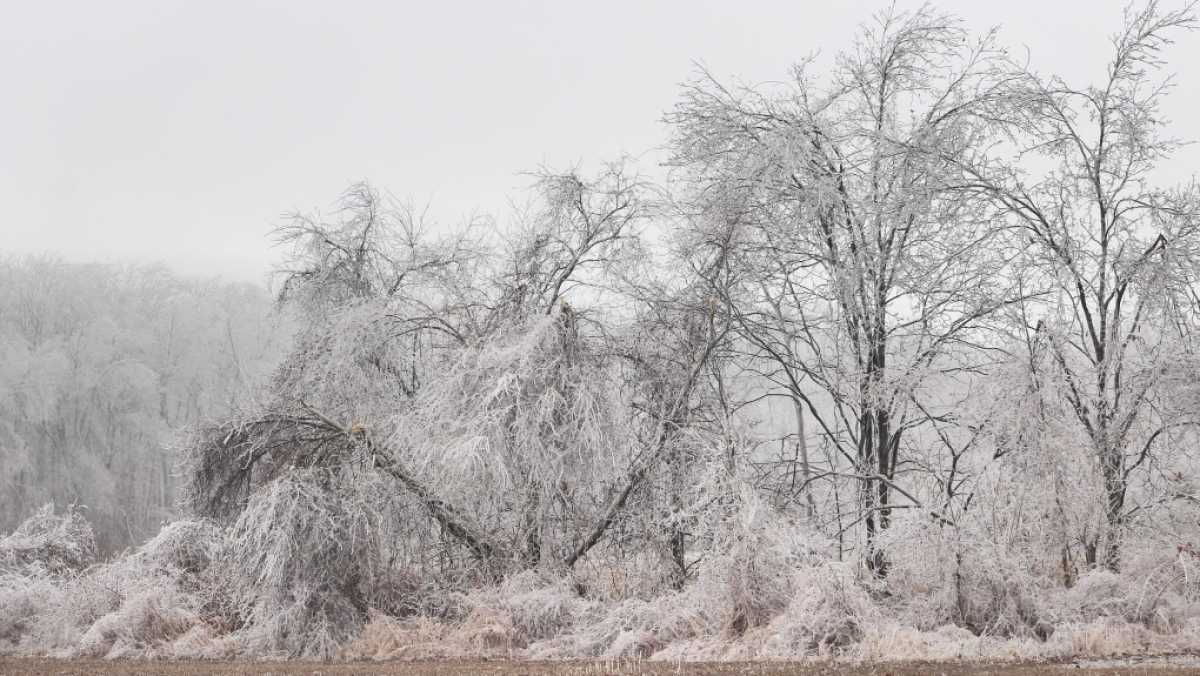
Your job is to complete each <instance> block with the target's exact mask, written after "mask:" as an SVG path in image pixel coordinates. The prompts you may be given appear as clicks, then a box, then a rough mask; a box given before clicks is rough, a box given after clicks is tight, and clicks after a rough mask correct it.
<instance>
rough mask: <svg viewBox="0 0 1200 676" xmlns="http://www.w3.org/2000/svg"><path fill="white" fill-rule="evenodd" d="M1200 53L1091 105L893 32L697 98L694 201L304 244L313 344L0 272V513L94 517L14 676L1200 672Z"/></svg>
mask: <svg viewBox="0 0 1200 676" xmlns="http://www.w3.org/2000/svg"><path fill="white" fill-rule="evenodd" d="M1196 26H1197V21H1196V18H1195V15H1194V13H1193V8H1192V7H1191V6H1189V7H1187V8H1184V9H1182V10H1178V11H1168V10H1166V9H1164V8H1163V7H1161V6H1160V5H1159V4H1158V3H1155V2H1151V3H1149V4H1146V5H1145V6H1142V7H1139V8H1135V9H1133V10H1131V11H1130V12H1129V13H1128V16H1127V20H1126V24H1125V25H1124V26H1123V27H1121V30H1120V31H1119V32H1118V33H1117V34H1116V35H1115V36H1114V38H1113V40H1112V56H1111V61H1110V62H1109V63H1107V64H1097V71H1096V72H1097V73H1099V77H1098V78H1097V79H1096V81H1095V82H1092V83H1073V82H1066V81H1064V80H1063V79H1061V78H1059V77H1056V76H1054V75H1047V74H1044V73H1041V72H1039V71H1038V70H1036V68H1035V67H1034V65H1031V64H1029V63H1025V62H1023V61H1019V60H1017V59H1015V58H1014V57H1013V56H1012V55H1011V54H1010V53H1009V52H1008V51H1007V50H1006V49H1005V46H1004V44H1003V42H1002V40H1001V37H1000V36H999V34H998V33H996V32H989V33H984V34H973V33H971V32H970V31H968V30H967V29H966V28H965V27H964V26H963V24H962V23H961V22H960V21H959V20H957V19H956V18H955V17H953V16H948V15H944V14H942V13H939V12H938V11H936V10H934V9H932V8H929V7H926V8H924V9H921V10H919V11H916V12H911V13H902V12H896V11H892V12H883V13H881V14H879V15H877V16H876V17H875V18H873V19H872V20H870V21H868V22H867V23H865V24H864V25H863V27H862V29H861V31H860V33H859V34H858V35H857V36H855V38H854V41H853V43H852V44H851V46H850V47H849V48H847V49H845V50H843V51H841V52H839V53H838V54H837V55H836V58H834V59H832V60H831V61H830V62H829V63H828V64H826V63H825V62H818V61H815V60H810V61H807V62H803V63H801V64H799V65H797V66H795V67H794V68H793V70H792V71H791V76H790V78H789V79H788V80H787V81H786V82H783V83H774V84H769V85H761V86H756V87H747V86H742V85H737V84H734V83H729V82H724V81H722V80H720V79H718V78H716V77H714V76H712V75H711V74H709V73H707V72H703V71H701V72H699V73H698V74H697V76H696V77H695V78H694V79H693V80H691V81H690V82H689V83H688V84H687V85H685V86H684V87H683V90H682V92H681V95H680V97H679V99H678V103H677V105H676V106H675V108H674V109H673V110H671V111H669V112H668V113H667V115H666V121H667V122H668V123H669V125H670V128H671V136H670V138H669V140H668V147H669V149H670V157H671V159H670V162H669V165H668V167H669V169H670V171H669V176H668V177H667V179H666V180H665V181H661V182H651V181H650V180H648V179H646V178H644V177H642V176H640V175H639V174H638V173H637V171H636V167H635V165H634V163H633V162H631V161H616V162H611V163H607V164H604V165H602V166H601V167H599V168H598V169H596V170H594V171H583V170H571V171H563V172H554V171H546V170H543V171H540V172H538V173H537V174H536V176H535V185H534V187H533V189H532V191H531V206H530V207H529V208H528V209H526V210H524V211H521V212H518V213H516V214H513V215H512V216H511V217H510V218H508V219H507V220H506V221H504V223H505V224H504V225H499V224H498V223H499V222H498V221H493V220H490V219H480V220H477V221H472V222H469V223H466V224H463V225H461V226H459V227H449V226H447V225H446V224H434V223H430V222H427V221H426V219H425V216H424V214H423V213H422V212H420V211H418V210H415V209H413V208H411V207H409V206H408V205H406V204H403V203H401V202H398V201H396V200H394V199H392V198H389V197H385V196H384V195H382V194H381V193H380V192H379V191H378V190H377V189H375V188H374V187H372V186H370V185H368V184H356V185H353V186H351V187H350V188H349V189H348V190H347V191H346V192H345V193H344V194H343V195H342V196H341V198H340V200H339V201H338V202H337V205H336V207H335V208H334V209H332V210H331V211H330V212H329V213H296V214H293V215H291V216H290V217H289V218H288V219H287V220H286V221H285V222H284V223H283V224H282V225H281V226H280V227H279V228H278V229H277V230H276V233H275V236H276V238H277V241H278V243H279V245H280V246H281V248H282V250H283V251H284V252H286V254H287V259H286V262H285V263H284V264H283V265H282V267H281V269H280V270H279V271H278V272H279V277H278V290H279V293H278V299H277V300H278V304H277V310H276V311H275V312H277V313H279V314H274V315H272V314H270V313H269V312H268V308H267V305H268V303H267V301H266V299H265V297H263V296H262V295H259V294H258V293H257V292H255V291H253V290H251V289H249V288H246V287H238V286H217V285H211V284H210V285H203V284H195V283H187V282H182V281H180V280H176V279H174V278H170V277H169V276H166V275H165V273H162V272H161V271H155V270H117V269H112V268H103V267H80V266H70V265H65V264H58V263H53V262H47V261H27V262H11V263H9V264H7V265H6V266H5V269H4V271H3V274H4V275H5V279H6V282H5V283H4V284H3V285H0V346H3V347H4V350H5V351H4V352H3V358H2V359H0V369H3V370H2V371H0V374H2V375H0V410H2V411H4V413H3V414H0V435H3V436H0V462H2V463H4V464H3V467H4V468H5V472H4V477H6V478H5V483H4V484H3V485H2V486H0V488H2V490H3V492H0V504H3V505H5V507H4V511H3V514H4V515H5V516H6V517H7V516H9V515H22V516H23V515H25V514H26V513H27V511H28V509H27V508H28V507H31V506H33V505H36V504H38V503H41V502H43V501H47V500H52V501H54V502H56V503H58V504H59V505H64V504H70V503H79V504H83V505H87V510H86V511H80V510H67V511H62V510H61V509H60V511H58V512H54V511H52V510H51V509H50V508H46V509H45V510H43V511H41V512H38V513H37V514H36V515H35V516H34V517H33V518H32V519H31V520H29V521H27V522H25V523H24V524H23V525H21V526H20V527H19V528H17V529H16V530H15V531H14V532H13V534H12V535H10V536H8V537H7V538H5V539H3V540H0V650H7V651H12V652H18V653H35V654H42V653H48V652H58V653H67V654H74V655H91V656H103V655H114V656H116V655H146V656H201V657H204V656H208V657H212V656H230V655H266V654H286V655H290V656H296V657H333V656H360V657H361V656H404V657H414V656H417V657H420V656H426V657H428V656H432V657H438V656H464V655H465V656H471V655H513V654H516V655H520V656H526V657H581V656H593V657H594V656H655V657H656V658H696V659H699V658H705V659H732V658H743V659H744V658H759V657H768V656H772V657H779V656H790V657H798V656H806V655H807V656H811V655H821V656H828V655H841V654H850V655H855V656H858V657H865V658H875V659H878V658H899V657H919V658H922V659H930V658H935V659H956V658H964V657H1004V656H1012V655H1022V656H1026V657H1041V656H1065V655H1076V654H1089V653H1098V654H1103V653H1109V652H1142V651H1151V650H1153V651H1171V650H1196V649H1197V648H1200V586H1197V582H1196V580H1197V577H1196V572H1197V562H1198V560H1200V553H1198V552H1197V551H1196V550H1195V549H1194V548H1193V544H1192V543H1194V542H1200V529H1198V523H1200V510H1198V503H1200V493H1198V490H1200V489H1198V484H1197V481H1198V480H1200V474H1198V468H1200V465H1198V464H1197V457H1196V453H1197V441H1198V437H1197V425H1198V424H1200V419H1198V418H1197V415H1198V412H1200V343H1198V342H1197V340H1196V338H1197V330H1198V329H1200V296H1197V289H1198V286H1197V275H1198V274H1200V188H1198V187H1197V185H1196V184H1195V183H1194V182H1193V183H1189V184H1186V185H1181V186H1163V185H1159V182H1158V174H1157V171H1158V167H1159V166H1160V165H1161V163H1162V162H1163V161H1164V160H1165V159H1167V158H1168V157H1170V156H1171V155H1172V153H1174V152H1175V151H1177V150H1179V149H1180V148H1182V147H1183V144H1182V143H1181V142H1180V141H1178V140H1175V139H1173V138H1172V137H1171V136H1170V130H1169V127H1168V123H1167V121H1166V120H1165V119H1163V118H1162V116H1161V111H1160V104H1161V102H1162V100H1163V98H1164V97H1166V96H1168V95H1169V93H1170V81H1169V78H1167V77H1166V69H1165V66H1166V64H1165V63H1164V62H1163V61H1162V60H1161V53H1162V52H1161V50H1162V49H1163V48H1164V47H1165V46H1166V45H1168V44H1170V41H1171V40H1172V39H1174V38H1176V37H1181V36H1184V35H1186V31H1187V30H1189V29H1193V28H1195V27H1196ZM10 282H11V283H10ZM283 316H286V317H287V321H288V322H291V324H289V326H291V325H293V324H294V326H295V336H294V340H293V341H292V342H288V341H287V340H283V337H284V336H285V334H286V332H284V331H282V330H281V329H280V328H279V327H278V326H275V325H274V324H272V322H280V321H283V320H282V319H279V318H280V317H283ZM269 317H275V319H268V318H269ZM285 346H286V352H283V351H282V350H283V348H284V347H285ZM276 354H278V355H280V356H279V358H278V361H277V362H276V360H275V359H274V355H276ZM268 369H271V370H270V373H269V375H267V371H268ZM179 428H184V429H185V431H183V432H180V433H179V434H178V435H177V436H174V437H171V438H172V439H174V441H173V442H172V443H171V444H169V445H164V444H165V441H166V440H167V439H168V436H169V433H170V432H171V431H172V430H176V429H179ZM166 448H170V449H172V451H170V452H168V451H167V450H164V449H166ZM175 451H178V458H177V459H178V462H179V463H180V464H179V470H178V471H179V474H180V476H181V484H180V500H179V503H178V509H179V511H173V510H172V508H171V505H172V504H173V502H172V501H173V498H174V494H175V484H174V483H173V482H172V480H171V479H170V478H169V471H168V469H169V467H168V465H169V464H170V463H173V462H175V460H176V457H175V456H173V455H172V454H171V453H173V452H175ZM167 515H170V516H171V518H172V519H173V521H172V523H170V524H169V525H167V526H165V527H164V528H163V529H162V531H161V532H160V533H159V534H158V535H157V536H155V537H154V538H153V539H151V540H150V541H149V542H147V543H146V544H144V545H141V546H140V547H138V548H135V549H131V550H128V551H126V552H125V553H124V554H122V555H120V556H118V557H115V558H112V559H111V560H107V561H104V562H102V563H96V561H97V559H96V544H97V543H98V544H99V547H100V549H101V550H102V551H104V552H110V551H112V550H114V549H116V548H118V547H120V546H125V545H128V544H132V543H135V542H139V541H140V540H141V539H142V538H143V537H144V536H145V535H149V534H150V533H152V532H153V531H154V530H155V529H154V528H153V527H152V526H155V525H157V523H158V522H159V521H161V520H162V519H163V518H164V517H165V516H167ZM86 521H91V522H92V523H93V524H94V526H93V527H94V528H95V533H96V536H95V540H96V542H93V540H92V538H93V536H92V535H91V528H92V527H89V526H88V524H87V523H86ZM4 525H6V526H9V527H14V526H16V520H15V519H12V520H11V523H7V524H4Z"/></svg>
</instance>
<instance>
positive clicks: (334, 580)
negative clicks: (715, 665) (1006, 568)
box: [0, 473, 1200, 664]
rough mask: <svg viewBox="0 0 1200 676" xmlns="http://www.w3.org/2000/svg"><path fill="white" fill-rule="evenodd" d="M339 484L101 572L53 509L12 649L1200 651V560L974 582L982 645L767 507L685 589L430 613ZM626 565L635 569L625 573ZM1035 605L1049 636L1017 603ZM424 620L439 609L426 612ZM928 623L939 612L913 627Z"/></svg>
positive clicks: (756, 506)
mask: <svg viewBox="0 0 1200 676" xmlns="http://www.w3.org/2000/svg"><path fill="white" fill-rule="evenodd" d="M333 480H335V479H333V478H331V477H328V476H325V475H323V474H320V473H317V474H312V475H303V476H302V478H299V479H289V480H281V481H278V482H276V483H275V484H272V487H271V489H270V490H269V491H267V492H265V493H263V494H261V495H260V496H258V497H256V499H255V500H254V501H253V503H252V504H251V505H249V506H248V507H247V508H246V510H245V511H244V513H243V518H242V519H241V520H239V522H237V523H235V524H233V525H231V526H229V527H225V528H222V527H219V526H217V525H215V524H213V523H210V522H207V521H179V522H175V523H173V524H170V525H168V526H167V527H165V528H164V529H163V530H162V532H160V533H159V534H158V535H157V536H156V537H155V538H153V539H152V540H150V541H149V542H147V543H146V544H145V545H143V546H141V547H139V548H138V549H136V550H131V551H129V552H126V553H125V554H124V555H122V556H121V557H119V558H117V559H115V560H112V561H109V562H104V563H93V564H91V565H90V566H87V567H86V568H82V569H79V568H77V567H75V566H73V565H68V564H69V563H78V562H81V561H84V560H86V559H82V558H81V556H79V554H78V553H80V552H83V553H86V552H87V551H88V549H87V546H88V544H87V543H88V542H89V539H90V534H89V532H88V529H87V524H86V521H82V520H81V519H78V516H77V515H76V514H74V513H73V512H67V513H65V514H62V515H54V513H53V512H52V511H50V510H44V511H43V512H40V513H39V514H38V516H37V517H35V519H36V521H34V522H33V523H30V524H26V525H25V526H23V527H22V529H20V531H19V536H18V535H17V534H14V535H13V536H9V537H7V538H5V539H3V540H0V542H3V543H5V546H6V547H9V548H10V549H9V550H6V551H9V552H12V551H17V552H20V555H19V557H18V556H17V555H14V554H11V553H9V554H7V555H6V556H7V557H8V558H6V559H5V561H6V567H5V568H4V569H3V571H2V572H0V654H10V655H24V656H39V655H40V656H47V655H48V656H57V657H64V658H109V659H114V658H129V657H137V658H171V659H181V658H206V659H214V658H230V657H236V656H274V657H305V656H307V657H318V658H337V659H368V660H382V659H387V660H409V661H411V660H430V659H438V660H446V659H477V658H489V659H490V658H503V659H522V660H539V659H581V658H582V659H608V660H621V659H636V658H647V659H650V660H653V661H661V662H671V663H673V662H680V661H686V662H693V661H714V660H716V661H739V660H740V661H745V660H764V659H767V660H774V659H803V660H806V661H814V660H815V661H816V662H818V663H828V664H834V663H855V662H862V661H867V662H876V661H889V662H890V661H896V660H918V661H936V662H960V661H1021V660H1064V659H1071V658H1082V657H1089V658H1098V657H1105V656H1122V655H1144V654H1165V653H1187V652H1195V651H1197V650H1200V605H1198V604H1197V603H1196V600H1195V599H1196V596H1197V594H1196V589H1195V585H1196V581H1195V576H1194V571H1193V570H1192V569H1191V565H1192V562H1193V557H1191V556H1190V555H1188V554H1186V553H1185V552H1182V551H1180V552H1178V553H1176V554H1177V555H1176V556H1171V554H1172V553H1170V552H1167V553H1163V552H1158V553H1157V554H1155V553H1152V552H1148V553H1146V554H1145V555H1144V556H1142V557H1140V558H1133V559H1131V561H1132V563H1131V568H1132V570H1131V571H1130V572H1128V573H1124V574H1115V573H1111V572H1106V571H1093V572H1090V573H1088V574H1085V575H1083V576H1082V577H1080V578H1079V579H1078V580H1077V582H1076V584H1074V586H1072V587H1070V588H1065V587H1061V586H1054V585H1047V584H1041V585H1039V586H1037V587H1034V588H1030V589H1019V586H1020V585H1021V584H1029V582H1028V580H1029V578H1028V577H1026V576H1011V575H1010V577H1008V578H1001V579H1002V580H1007V582H1006V584H1008V585H1010V587H1006V586H1005V584H1001V583H998V582H997V581H996V576H997V575H998V574H999V573H998V571H1000V570H1001V569H1000V568H982V567H979V566H977V567H975V568H967V569H966V570H964V571H961V579H962V580H964V582H963V584H964V585H966V586H967V587H968V588H967V589H966V590H965V591H964V595H965V596H966V597H969V598H971V599H975V600H973V601H971V603H978V604H980V606H984V605H985V604H986V607H988V608H992V609H993V610H994V612H997V615H996V617H997V618H1002V617H1003V613H1005V612H1012V613H1014V615H1013V617H1016V618H1017V620H1019V621H1020V624H1019V627H1015V628H1014V626H1012V625H1008V624H1004V623H1002V622H1000V621H999V620H996V621H993V622H992V623H991V624H990V625H985V630H983V631H980V628H979V625H975V624H968V623H966V622H954V621H953V613H952V612H949V611H948V610H947V609H946V607H947V606H946V603H945V602H944V597H945V595H946V590H938V589H934V588H926V587H922V586H921V585H920V584H917V583H916V582H915V581H914V580H916V576H915V575H913V574H909V575H905V574H901V572H900V571H898V572H897V575H896V579H895V581H894V582H890V583H889V584H888V585H881V584H880V583H878V582H874V581H871V580H870V579H869V578H868V577H866V576H864V575H863V574H862V573H860V572H859V571H858V570H856V569H855V568H854V567H853V566H850V565H847V564H841V563H835V562H830V561H828V560H825V559H823V558H822V557H820V556H818V555H817V554H816V553H815V552H814V551H813V550H812V549H811V548H810V546H809V543H811V542H812V538H811V537H808V536H804V535H802V534H801V533H800V531H798V529H796V528H784V527H783V525H782V524H781V523H780V522H779V521H778V520H777V515H776V514H774V512H772V511H771V510H770V509H769V508H767V507H765V506H764V505H762V504H760V503H757V502H756V501H754V500H752V499H750V498H740V499H739V501H735V503H731V504H734V505H735V506H734V507H731V508H730V509H729V510H728V511H727V513H726V515H725V516H724V517H722V518H721V519H719V520H718V521H716V522H714V523H711V524H709V526H708V528H709V529H710V532H709V535H710V537H712V538H713V539H712V542H714V549H715V551H718V552H719V553H715V554H711V555H710V556H709V557H708V558H707V559H706V560H705V561H704V563H703V564H702V565H701V566H699V567H698V568H697V570H696V574H695V577H694V579H692V580H691V581H690V582H689V583H688V584H686V585H685V586H684V587H683V588H682V589H680V590H679V591H670V592H665V593H663V592H660V593H656V594H645V595H638V594H634V595H628V594H626V595H624V596H622V595H619V594H614V593H611V590H607V591H606V592H605V593H594V592H592V591H591V589H593V588H594V587H589V585H587V584H584V583H583V582H582V581H581V578H582V577H584V575H583V571H586V570H587V568H586V567H585V568H584V569H583V571H581V574H580V575H571V574H568V573H566V572H564V571H562V570H559V569H554V568H546V569H537V570H527V571H524V572H521V573H517V574H514V575H510V576H508V577H507V578H505V579H504V580H503V581H501V582H499V583H498V584H495V585H490V586H485V587H479V588H475V589H473V590H468V591H463V592H454V591H449V592H448V591H444V590H442V591H437V592H436V593H437V594H440V596H439V600H438V601H437V603H433V602H431V601H429V600H428V599H426V600H425V601H422V598H421V597H422V595H426V594H432V593H435V591H434V590H431V589H428V588H423V587H421V586H419V585H409V586H403V585H402V586H401V587H390V588H389V587H388V583H387V580H388V579H390V578H389V576H388V574H387V565H386V562H385V561H383V560H382V559H381V558H380V556H379V543H378V542H375V541H373V540H372V539H371V538H370V537H368V536H369V534H370V533H371V532H373V530H375V527H374V526H372V523H371V522H370V520H369V519H367V518H366V517H365V516H362V515H361V510H359V511H353V512H352V511H348V509H347V505H346V504H343V503H341V502H339V501H331V499H330V497H329V496H330V495H332V494H333V493H331V492H330V491H328V490H325V488H328V486H325V487H323V484H322V482H326V481H333ZM366 495H370V492H369V491H368V492H367V493H366ZM13 543H16V544H15V545H14V544H13ZM347 543H350V544H347ZM925 546H926V547H927V548H928V547H929V543H925ZM601 553H602V550H601ZM39 554H40V555H41V556H45V557H46V559H45V560H43V559H40V558H38V555H39ZM934 558H936V557H934ZM898 560H900V559H899V557H898ZM973 560H974V559H968V560H967V561H966V563H965V564H964V565H965V566H971V565H974V564H972V563H971V561H973ZM14 562H15V563H14ZM608 569H609V570H611V571H617V570H621V567H620V566H619V565H617V562H616V561H611V562H609V564H608ZM593 570H596V569H593ZM634 570H641V568H640V567H638V566H635V568H634ZM593 575H594V573H593ZM635 586H638V585H635ZM1014 587H1016V589H1014ZM1018 593H1020V594H1024V595H1025V596H1026V597H1027V598H1028V599H1029V600H1028V603H1030V604H1031V607H1032V609H1031V610H1029V611H1028V612H1029V613H1032V614H1033V615H1034V616H1036V617H1037V618H1038V619H1037V622H1038V623H1040V625H1039V626H1043V628H1044V631H1040V632H1039V631H1034V630H1033V629H1032V628H1030V625H1029V622H1028V621H1025V620H1020V617H1019V615H1016V614H1015V613H1017V611H1016V610H1006V608H1009V607H1011V606H1005V605H1004V604H1003V603H997V602H996V600H995V599H997V598H999V599H1010V598H1013V597H1015V595H1017V594H1018ZM397 598H402V599H404V603H401V604H399V606H396V605H393V606H392V607H393V608H397V607H403V608H406V609H408V610H406V611H402V612H401V613H400V614H396V613H397V611H396V610H394V609H393V610H392V611H391V612H392V613H393V614H389V613H388V612H387V611H385V610H382V609H381V608H382V607H383V606H386V605H388V604H389V603H392V604H395V602H396V599H397ZM931 599H933V600H931ZM420 607H428V608H434V607H436V608H438V609H439V610H438V612H436V613H433V614H430V613H425V612H413V611H412V609H414V608H420ZM920 613H925V614H928V615H929V616H930V617H929V618H927V619H926V620H924V621H923V622H918V621H913V618H914V617H917V615H918V614H920ZM938 613H941V615H939V614H938ZM980 616H982V614H981V615H980ZM939 618H942V619H939ZM944 618H950V619H948V620H947V619H944ZM1020 627H1024V629H1021V628H1020Z"/></svg>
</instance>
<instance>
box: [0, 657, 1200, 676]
mask: <svg viewBox="0 0 1200 676" xmlns="http://www.w3.org/2000/svg"><path fill="white" fill-rule="evenodd" d="M1190 673H1195V674H1200V661H1197V659H1196V658H1195V657H1191V656H1171V657H1157V658H1137V659H1128V660H1108V661H1105V662H1103V663H1091V664H1088V663H1074V662H1069V663H1037V664H1033V663H1025V664H988V663H931V662H910V663H890V664H874V665H850V664H836V665H831V664H805V663H798V662H712V663H703V662H685V663H674V662H648V661H642V660H622V661H565V662H525V661H515V660H470V661H466V660H462V661H460V660H438V661H430V662H332V663H322V662H292V661H286V662H285V661H259V662H250V661H238V662H219V661H212V662H204V661H178V662H168V661H153V662H152V661H134V660H56V659H45V658H0V674H22V675H28V676H75V675H76V674H101V675H104V676H115V675H117V674H130V675H136V676H150V675H154V676H195V675H199V674H213V675H216V676H300V675H305V676H351V675H353V676H424V675H429V676H449V675H450V674H499V675H501V676H516V675H518V674H529V675H531V676H537V675H541V674H556V675H565V676H594V675H600V674H617V675H629V676H635V675H636V676H693V675H699V674H736V675H738V676H783V675H784V674H789V675H792V674H794V675H797V676H925V675H931V676H939V675H940V676H988V675H992V674H994V675H995V676H1032V675H1033V674H1062V675H1064V676H1065V675H1066V674H1072V675H1078V676H1100V675H1101V674H1106V675H1108V674H1112V675H1115V674H1136V675H1138V676H1162V675H1171V676H1178V675H1179V674H1190Z"/></svg>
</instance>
